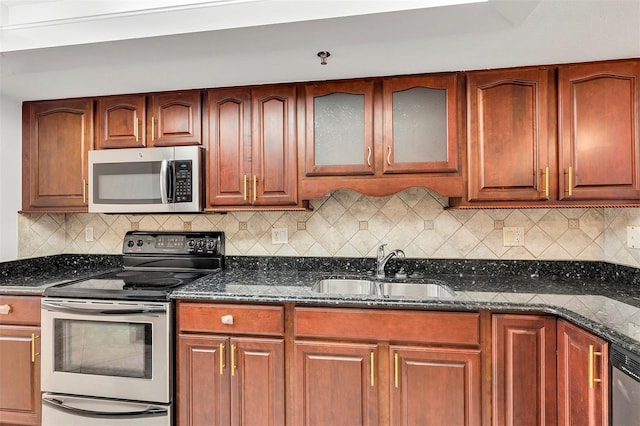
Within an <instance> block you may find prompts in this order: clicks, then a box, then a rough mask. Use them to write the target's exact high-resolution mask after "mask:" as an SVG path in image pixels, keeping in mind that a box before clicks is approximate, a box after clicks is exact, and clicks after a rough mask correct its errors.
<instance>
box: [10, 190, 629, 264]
mask: <svg viewBox="0 0 640 426" xmlns="http://www.w3.org/2000/svg"><path fill="white" fill-rule="evenodd" d="M446 204H447V200H446V199H444V198H442V197H440V196H438V195H437V194H434V193H432V192H430V191H428V190H425V189H422V188H412V189H408V190H406V191H403V192H400V193H398V194H396V195H393V196H388V197H368V196H364V195H361V194H359V193H357V192H353V191H346V190H344V191H343V190H341V191H335V192H333V193H331V194H329V195H327V196H325V197H323V198H321V199H317V200H312V201H311V205H312V207H313V210H312V211H308V212H233V213H228V214H219V213H207V214H188V215H103V214H66V215H64V214H42V215H36V214H33V215H20V217H19V240H20V246H19V255H20V257H33V256H43V255H51V254H59V253H109V254H119V253H121V247H120V244H121V241H122V238H123V236H124V233H125V232H126V231H128V230H131V229H142V230H175V231H179V230H184V229H192V230H220V231H224V232H225V234H226V238H227V244H226V251H227V254H229V255H255V256H267V255H273V256H337V257H363V256H365V257H373V256H375V252H376V248H377V247H378V245H380V244H382V243H386V244H388V245H389V247H392V248H402V249H403V250H404V251H405V253H406V254H407V256H408V257H415V258H467V259H539V260H604V261H608V262H612V263H618V264H623V265H628V266H634V267H640V250H638V249H630V248H627V247H626V227H627V226H629V225H636V226H638V225H640V209H638V208H626V209H613V208H600V209H593V208H582V209H573V208H572V209H495V210H454V209H452V210H449V209H446V208H445V206H446ZM299 224H303V225H304V226H302V227H300V226H299ZM244 225H246V227H245V226H244ZM502 226H521V227H524V229H525V245H524V246H523V247H505V246H504V245H503V241H502V229H501V228H502ZM87 227H91V228H93V233H94V241H85V229H86V228H87ZM272 227H283V228H287V229H288V232H289V243H288V244H278V245H274V244H271V228H272ZM301 228H302V229H301Z"/></svg>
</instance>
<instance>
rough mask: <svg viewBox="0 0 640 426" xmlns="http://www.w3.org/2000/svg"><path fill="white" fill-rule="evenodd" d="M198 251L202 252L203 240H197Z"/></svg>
mask: <svg viewBox="0 0 640 426" xmlns="http://www.w3.org/2000/svg"><path fill="white" fill-rule="evenodd" d="M197 247H198V250H202V249H203V248H204V240H198V245H197Z"/></svg>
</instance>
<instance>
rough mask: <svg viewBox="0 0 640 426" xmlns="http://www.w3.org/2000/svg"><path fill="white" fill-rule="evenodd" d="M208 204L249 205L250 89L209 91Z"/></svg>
mask: <svg viewBox="0 0 640 426" xmlns="http://www.w3.org/2000/svg"><path fill="white" fill-rule="evenodd" d="M207 96H208V102H207V104H208V122H209V129H210V136H209V150H208V161H207V173H208V175H209V188H208V191H209V204H211V205H214V206H215V205H243V204H249V203H250V198H249V195H248V191H249V187H248V185H249V183H248V179H249V178H250V174H251V99H250V91H249V90H247V89H229V90H211V91H209V92H208V95H207Z"/></svg>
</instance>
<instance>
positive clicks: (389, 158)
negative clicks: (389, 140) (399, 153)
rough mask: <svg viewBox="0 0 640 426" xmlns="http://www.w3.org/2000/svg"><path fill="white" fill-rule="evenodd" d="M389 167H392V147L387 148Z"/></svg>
mask: <svg viewBox="0 0 640 426" xmlns="http://www.w3.org/2000/svg"><path fill="white" fill-rule="evenodd" d="M387 165H388V166H390V165H391V145H389V146H388V147H387Z"/></svg>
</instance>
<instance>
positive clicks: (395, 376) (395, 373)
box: [393, 352, 399, 389]
mask: <svg viewBox="0 0 640 426" xmlns="http://www.w3.org/2000/svg"><path fill="white" fill-rule="evenodd" d="M398 381H399V380H398V352H396V353H395V354H393V384H394V385H395V387H396V389H398Z"/></svg>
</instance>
